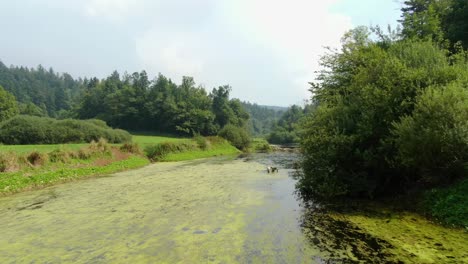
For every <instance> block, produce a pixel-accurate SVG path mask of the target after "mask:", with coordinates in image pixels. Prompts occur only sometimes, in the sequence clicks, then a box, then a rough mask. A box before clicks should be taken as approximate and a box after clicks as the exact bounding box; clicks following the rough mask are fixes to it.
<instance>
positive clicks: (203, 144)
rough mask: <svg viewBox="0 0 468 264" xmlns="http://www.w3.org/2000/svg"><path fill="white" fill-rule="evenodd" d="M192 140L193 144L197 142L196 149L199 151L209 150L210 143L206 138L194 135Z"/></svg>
mask: <svg viewBox="0 0 468 264" xmlns="http://www.w3.org/2000/svg"><path fill="white" fill-rule="evenodd" d="M193 140H195V142H197V145H198V147H199V148H200V149H202V150H207V149H209V148H210V142H209V141H208V140H207V139H206V138H204V137H202V136H200V135H196V136H195V137H194V138H193Z"/></svg>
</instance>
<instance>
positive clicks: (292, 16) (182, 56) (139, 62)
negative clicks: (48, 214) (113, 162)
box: [0, 0, 400, 106]
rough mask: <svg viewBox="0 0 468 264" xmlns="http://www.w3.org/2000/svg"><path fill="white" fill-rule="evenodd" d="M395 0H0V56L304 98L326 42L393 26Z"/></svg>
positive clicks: (268, 99)
mask: <svg viewBox="0 0 468 264" xmlns="http://www.w3.org/2000/svg"><path fill="white" fill-rule="evenodd" d="M399 8H400V3H399V2H398V0H288V1H286V0H281V1H280V0H67V1H64V0H15V1H0V18H1V19H0V28H1V29H2V34H1V35H2V37H1V38H0V60H1V61H2V62H3V63H5V64H6V65H11V64H12V65H23V66H28V67H31V66H34V67H35V66H37V65H38V64H42V65H43V66H44V67H46V68H48V67H53V68H54V70H55V71H58V72H68V73H70V74H72V75H73V76H74V77H80V76H81V77H92V76H97V77H99V78H104V77H106V76H107V75H109V74H110V73H111V72H112V71H113V70H118V71H119V72H121V73H123V72H124V71H127V72H129V73H132V72H134V71H141V70H146V71H147V72H148V74H149V75H150V76H151V77H153V76H156V75H157V73H158V72H161V73H162V74H164V75H166V76H168V77H170V78H172V79H173V80H174V81H176V82H177V83H179V82H180V80H181V77H182V76H184V75H185V76H193V77H194V78H195V81H196V82H197V83H199V84H202V85H204V86H205V87H206V88H207V90H211V89H212V88H213V87H217V86H220V85H224V84H229V85H231V86H232V87H233V92H232V96H233V97H237V98H240V99H241V100H248V101H251V102H256V103H259V104H267V105H280V106H288V105H291V104H297V103H301V102H302V101H303V100H304V99H307V98H309V93H308V92H307V89H308V88H309V85H308V82H309V81H313V80H314V76H315V74H314V72H315V71H316V70H318V63H317V62H318V59H319V57H320V55H321V54H323V53H324V49H323V47H324V46H332V47H338V46H339V43H340V38H341V36H342V34H343V33H344V32H345V31H346V30H349V29H351V28H352V27H354V26H357V25H377V24H378V25H383V26H386V25H387V24H392V25H393V26H395V25H396V20H397V19H398V18H399V14H400V11H399Z"/></svg>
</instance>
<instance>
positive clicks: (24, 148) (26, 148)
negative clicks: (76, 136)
mask: <svg viewBox="0 0 468 264" xmlns="http://www.w3.org/2000/svg"><path fill="white" fill-rule="evenodd" d="M86 145H88V144H58V145H0V151H1V152H9V151H13V152H16V153H18V154H24V153H29V152H33V151H39V152H50V151H53V150H56V149H62V150H78V149H80V148H81V147H83V146H86Z"/></svg>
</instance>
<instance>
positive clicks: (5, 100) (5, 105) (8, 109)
mask: <svg viewBox="0 0 468 264" xmlns="http://www.w3.org/2000/svg"><path fill="white" fill-rule="evenodd" d="M18 112H19V109H18V104H17V103H16V99H15V97H14V96H13V95H12V94H11V93H9V92H7V91H5V89H3V87H2V86H1V85H0V122H2V121H5V120H7V119H9V118H11V117H13V116H15V115H17V114H18Z"/></svg>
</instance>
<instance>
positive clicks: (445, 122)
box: [393, 83, 468, 184]
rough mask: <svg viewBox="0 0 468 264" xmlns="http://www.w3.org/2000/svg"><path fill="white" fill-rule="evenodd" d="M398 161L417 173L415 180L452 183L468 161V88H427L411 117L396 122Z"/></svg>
mask: <svg viewBox="0 0 468 264" xmlns="http://www.w3.org/2000/svg"><path fill="white" fill-rule="evenodd" d="M393 126H394V130H393V135H394V136H395V144H396V146H397V149H398V157H397V161H398V162H399V163H400V164H401V166H404V167H406V168H408V169H410V170H412V171H415V172H416V174H415V175H416V177H417V178H416V179H413V181H421V180H422V181H424V182H425V183H429V184H441V183H442V184H443V183H450V182H452V181H453V180H455V179H457V178H459V177H461V176H463V175H464V174H465V173H466V171H465V168H464V166H465V164H468V88H467V87H463V85H461V84H459V83H454V84H451V85H448V86H447V87H444V88H437V87H432V88H428V89H427V90H426V91H425V92H424V93H423V94H422V95H421V96H419V97H418V98H417V100H416V106H415V109H414V111H413V113H412V115H410V116H405V117H403V118H402V119H401V120H400V121H399V122H395V123H394V124H393Z"/></svg>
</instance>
